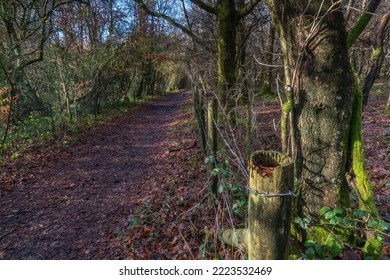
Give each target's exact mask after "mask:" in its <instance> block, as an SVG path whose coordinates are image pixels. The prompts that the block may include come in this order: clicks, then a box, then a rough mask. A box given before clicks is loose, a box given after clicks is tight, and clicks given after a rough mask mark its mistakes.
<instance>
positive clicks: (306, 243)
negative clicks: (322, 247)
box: [303, 240, 316, 247]
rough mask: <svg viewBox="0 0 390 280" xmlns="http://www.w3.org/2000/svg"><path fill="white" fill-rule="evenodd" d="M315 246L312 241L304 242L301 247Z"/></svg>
mask: <svg viewBox="0 0 390 280" xmlns="http://www.w3.org/2000/svg"><path fill="white" fill-rule="evenodd" d="M315 245H316V243H315V242H314V241H313V240H307V241H306V242H305V244H303V246H305V247H313V246H315Z"/></svg>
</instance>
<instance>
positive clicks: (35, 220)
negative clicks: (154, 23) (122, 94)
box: [0, 92, 390, 259]
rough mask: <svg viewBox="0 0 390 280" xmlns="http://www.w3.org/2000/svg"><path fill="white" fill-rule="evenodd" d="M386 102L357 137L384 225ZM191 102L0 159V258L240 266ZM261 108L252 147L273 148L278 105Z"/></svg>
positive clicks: (163, 101) (184, 95)
mask: <svg viewBox="0 0 390 280" xmlns="http://www.w3.org/2000/svg"><path fill="white" fill-rule="evenodd" d="M378 96H379V97H378ZM386 96H387V95H386V94H375V96H374V97H375V98H371V99H370V104H369V105H368V109H367V110H366V113H365V116H364V118H365V119H364V129H365V131H364V134H365V139H367V141H366V151H367V162H368V165H369V168H370V171H371V174H372V177H373V181H374V186H375V191H376V199H377V203H378V206H379V209H380V212H381V214H382V216H383V217H385V218H389V213H390V211H389V210H390V206H389V205H390V203H389V198H390V193H389V178H390V162H389V150H388V149H389V148H388V147H389V142H390V139H389V138H390V135H389V131H390V121H389V117H388V116H384V115H383V114H381V113H380V112H381V111H382V109H381V108H380V107H379V106H382V104H385V102H386V101H385V98H386ZM190 98H191V95H190V93H189V92H181V93H176V94H171V95H166V96H163V97H161V98H159V99H156V100H152V101H150V102H148V103H146V104H143V105H140V106H139V107H137V108H135V109H133V110H131V111H130V112H128V113H126V114H124V115H122V116H120V117H118V118H115V119H114V120H112V121H109V122H108V123H106V124H104V125H100V126H98V127H96V128H94V129H92V130H90V131H87V132H85V133H83V134H81V135H80V136H79V137H78V140H77V141H76V142H75V143H73V144H70V145H69V146H68V147H67V148H65V149H57V148H52V147H51V146H42V145H40V146H37V147H35V149H32V150H31V151H30V152H29V153H28V154H27V155H24V156H23V157H21V158H18V159H16V160H13V161H10V160H6V161H5V162H4V163H3V165H2V166H1V170H0V205H1V208H0V259H202V258H206V259H210V258H211V259H242V258H243V256H244V254H243V252H241V251H240V250H233V249H231V248H228V247H227V246H226V247H225V246H224V245H223V244H221V243H220V242H219V241H218V240H217V238H216V234H215V232H216V231H217V229H218V228H219V227H220V226H221V225H222V224H223V225H229V223H232V222H233V221H234V220H236V218H235V217H231V216H229V213H228V211H226V209H225V208H226V207H225V204H228V201H221V202H220V203H217V204H216V206H215V207H214V208H212V209H209V208H208V207H207V188H206V187H205V182H206V180H207V178H206V175H205V170H204V156H203V154H202V153H201V152H200V143H199V141H198V140H197V136H196V126H195V125H194V118H193V116H192V112H191V109H190ZM382 99H383V100H382ZM375 102H378V104H376V103H375ZM261 104H262V105H261V106H259V107H258V108H255V110H256V112H257V126H258V129H257V130H256V131H255V137H254V139H255V141H254V148H255V149H275V148H277V146H278V137H277V131H275V130H274V127H275V126H274V124H275V123H277V120H278V119H279V108H278V104H277V103H275V102H274V101H272V102H271V101H270V102H267V101H266V102H263V103H261ZM221 248H222V250H221Z"/></svg>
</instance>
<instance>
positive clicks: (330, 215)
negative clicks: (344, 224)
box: [325, 211, 336, 220]
mask: <svg viewBox="0 0 390 280" xmlns="http://www.w3.org/2000/svg"><path fill="white" fill-rule="evenodd" d="M335 216H336V213H335V212H333V211H329V212H327V213H326V214H325V219H327V220H330V219H332V218H334V217H335Z"/></svg>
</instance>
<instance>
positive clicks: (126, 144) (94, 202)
mask: <svg viewBox="0 0 390 280" xmlns="http://www.w3.org/2000/svg"><path fill="white" fill-rule="evenodd" d="M188 98H189V95H188V94H186V93H180V94H173V95H168V96H164V97H162V98H160V99H158V100H154V101H151V102H149V103H147V104H144V105H142V106H140V107H139V108H137V109H135V110H132V111H131V112H130V113H128V114H126V115H124V116H122V117H120V118H117V119H115V120H113V121H111V122H109V123H107V124H105V125H104V126H101V127H99V128H97V129H95V130H93V131H91V132H89V133H86V134H84V135H82V136H81V137H80V139H79V140H78V142H77V144H73V145H72V146H70V147H69V149H68V151H67V155H66V157H63V158H62V159H60V160H57V161H56V162H49V163H47V162H46V163H45V164H44V167H42V168H34V170H39V171H36V174H33V176H31V179H29V180H24V181H22V182H20V183H18V185H17V186H10V187H12V189H13V191H10V192H2V193H1V194H0V253H1V254H2V255H3V256H2V257H3V258H4V259H122V258H125V257H126V256H125V255H124V253H123V250H121V248H119V247H118V246H117V245H116V244H117V243H115V242H114V241H113V240H114V239H115V238H116V235H117V234H116V232H117V231H119V230H122V229H123V228H124V226H125V222H126V220H127V219H128V217H129V215H131V214H132V213H133V212H134V211H135V208H136V202H135V201H137V199H138V198H140V197H142V195H143V182H144V178H145V177H146V176H147V175H148V172H149V168H148V167H150V166H151V165H153V159H154V158H155V157H156V156H157V155H158V154H161V153H163V152H164V151H165V150H164V147H166V143H165V142H164V136H165V135H166V133H167V132H168V129H169V127H170V124H171V123H172V122H174V120H175V116H176V115H177V114H178V110H179V108H180V107H181V106H182V105H183V104H185V103H186V102H188ZM42 164H43V163H42ZM34 172H35V171H34ZM2 187H7V186H6V185H4V184H3V185H2Z"/></svg>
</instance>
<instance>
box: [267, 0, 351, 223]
mask: <svg viewBox="0 0 390 280" xmlns="http://www.w3.org/2000/svg"><path fill="white" fill-rule="evenodd" d="M330 2H331V1H325V2H323V1H304V0H302V1H298V2H297V3H295V2H294V3H291V4H289V3H286V2H285V1H281V0H270V1H269V4H270V7H271V10H272V14H273V18H274V20H275V23H276V25H277V28H278V31H279V35H280V39H281V45H282V49H283V53H284V59H285V65H286V67H288V68H289V69H291V70H290V71H285V72H286V73H287V75H286V84H287V87H291V90H292V94H293V96H292V97H293V100H292V108H291V109H292V122H291V123H292V124H293V127H292V129H293V131H294V133H293V135H292V141H293V151H292V152H293V156H294V158H295V168H296V169H295V175H296V177H297V179H298V180H299V181H300V183H301V189H300V203H299V204H298V205H299V208H300V209H298V211H299V212H301V214H302V215H310V216H312V217H314V219H315V220H317V221H318V220H319V210H320V209H321V208H322V207H323V206H324V205H327V206H336V205H344V206H348V205H349V188H348V185H347V182H346V179H345V173H346V159H347V154H348V144H349V124H350V119H351V113H352V100H353V96H354V89H355V81H354V75H353V72H352V68H351V66H350V62H349V55H348V47H347V41H346V38H347V33H346V27H345V22H344V17H343V13H342V10H341V6H339V4H337V5H333V4H332V3H330Z"/></svg>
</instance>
